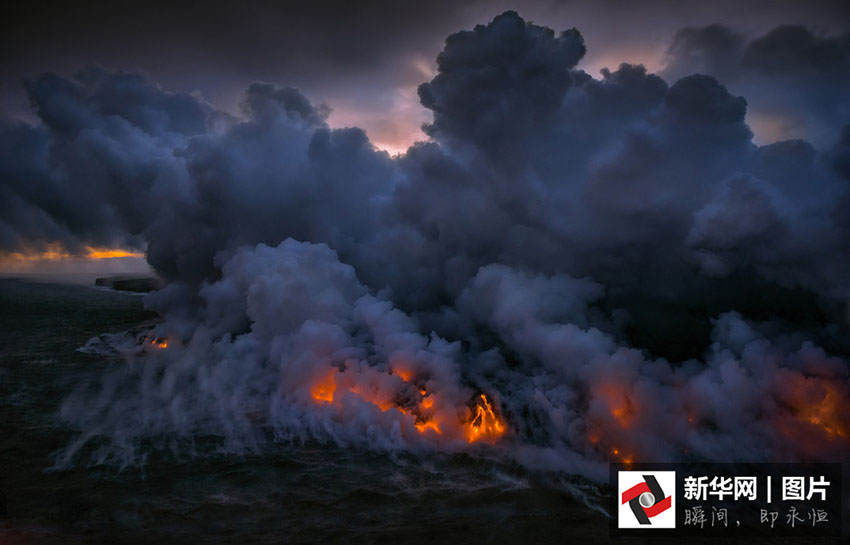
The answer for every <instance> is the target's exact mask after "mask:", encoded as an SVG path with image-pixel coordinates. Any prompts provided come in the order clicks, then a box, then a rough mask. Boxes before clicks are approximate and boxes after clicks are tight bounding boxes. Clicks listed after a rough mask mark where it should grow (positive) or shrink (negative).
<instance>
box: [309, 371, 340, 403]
mask: <svg viewBox="0 0 850 545" xmlns="http://www.w3.org/2000/svg"><path fill="white" fill-rule="evenodd" d="M334 375H336V373H335V372H333V371H332V372H331V373H329V374H328V375H327V376H326V377H324V378H323V379H322V380H321V381H319V382H317V383H316V384H314V385H313V387H312V388H310V395H311V396H313V399H315V400H316V401H319V402H321V403H333V401H334V392H335V391H336V380H335V378H334Z"/></svg>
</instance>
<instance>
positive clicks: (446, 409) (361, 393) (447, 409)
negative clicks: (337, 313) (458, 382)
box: [309, 363, 507, 443]
mask: <svg viewBox="0 0 850 545" xmlns="http://www.w3.org/2000/svg"><path fill="white" fill-rule="evenodd" d="M399 367H400V366H398V365H393V366H392V371H391V372H390V373H386V372H383V371H378V370H375V369H373V368H369V367H365V368H364V367H358V366H357V364H356V363H355V364H350V363H347V364H346V366H345V368H343V369H334V370H333V371H331V372H329V373H328V374H326V375H322V376H320V377H317V380H314V382H312V383H311V385H310V390H309V391H310V397H311V398H312V399H313V401H314V402H317V403H321V404H326V405H333V406H342V405H341V404H343V403H344V402H345V401H344V399H345V396H348V395H351V394H354V395H356V396H357V397H358V398H359V399H360V400H362V401H363V402H366V403H371V404H372V405H374V406H375V407H377V408H378V409H380V410H381V411H382V412H387V411H390V410H396V411H398V412H400V413H401V414H402V415H404V417H405V418H409V419H410V420H409V422H410V423H411V424H412V427H411V428H409V429H412V430H416V432H418V433H419V434H421V435H423V436H430V437H432V438H434V439H436V438H437V437H444V438H447V439H449V440H464V441H465V442H469V443H473V442H476V441H484V442H489V443H493V442H495V441H497V440H498V439H500V438H501V437H502V436H503V435H504V434H505V432H506V431H507V425H506V424H505V422H504V421H503V420H502V419H501V418H500V417H499V416H498V414H497V413H496V410H495V408H494V407H493V403H492V402H491V401H490V399H489V398H488V397H487V395H485V394H480V395H479V396H478V397H477V398H476V400H475V401H476V403H475V408H474V410H470V409H469V408H468V407H465V406H462V407H456V406H454V405H453V404H451V403H450V402H448V399H447V398H446V397H444V396H440V395H439V393H436V394H435V393H433V392H430V391H429V390H428V389H427V388H426V387H425V385H426V383H427V380H426V379H424V378H423V377H421V376H418V377H417V374H416V373H415V372H414V371H413V370H412V369H410V368H407V367H401V368H399ZM340 393H344V394H345V395H340ZM464 414H465V415H466V416H463V415H464Z"/></svg>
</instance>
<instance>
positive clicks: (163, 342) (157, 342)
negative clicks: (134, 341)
mask: <svg viewBox="0 0 850 545" xmlns="http://www.w3.org/2000/svg"><path fill="white" fill-rule="evenodd" d="M149 341H150V342H149V343H148V344H150V345H151V346H153V347H154V348H168V339H157V338H155V337H151V338H150V339H149Z"/></svg>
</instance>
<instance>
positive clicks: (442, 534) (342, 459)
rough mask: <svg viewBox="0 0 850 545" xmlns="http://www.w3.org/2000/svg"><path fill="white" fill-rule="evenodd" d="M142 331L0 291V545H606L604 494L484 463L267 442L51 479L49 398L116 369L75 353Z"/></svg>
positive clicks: (53, 424)
mask: <svg viewBox="0 0 850 545" xmlns="http://www.w3.org/2000/svg"><path fill="white" fill-rule="evenodd" d="M156 318H157V317H156V315H154V314H152V313H149V312H146V311H145V310H144V309H143V307H142V299H141V297H139V296H137V295H130V294H123V293H117V292H113V291H108V290H103V289H99V288H94V287H89V286H83V285H70V284H51V283H34V282H25V281H19V280H10V279H4V280H0V492H2V502H0V503H2V506H0V545H11V544H16V543H63V544H64V543H314V542H326V543H351V542H356V543H393V544H394V543H405V544H407V543H468V542H470V543H471V542H476V543H568V542H572V541H581V542H587V541H589V540H592V541H602V542H605V541H608V517H607V514H606V506H607V501H608V496H607V494H609V493H610V491H608V490H607V487H605V486H598V485H596V484H594V483H589V482H587V481H585V480H583V479H581V478H578V477H575V476H571V475H568V474H564V473H541V472H533V471H529V470H528V469H526V468H523V467H521V466H518V465H515V464H512V463H508V462H505V461H503V460H499V459H498V458H495V457H490V456H487V455H486V454H482V455H476V456H471V455H468V454H459V455H434V454H430V455H427V456H424V455H414V454H412V453H377V452H370V451H367V450H357V449H350V448H341V447H339V446H337V445H333V444H320V443H309V442H308V443H298V444H281V443H274V442H269V443H268V444H267V445H266V446H265V447H263V449H262V450H261V451H260V452H259V453H252V454H245V455H233V454H222V453H221V452H220V451H219V450H218V449H217V444H218V442H217V438H215V437H196V438H195V441H194V445H193V447H192V449H191V451H187V452H163V451H159V450H156V449H153V448H152V449H151V451H150V454H149V456H148V457H147V461H146V463H145V464H144V465H143V466H141V467H131V468H124V469H120V468H118V467H114V466H103V465H100V466H97V465H90V464H89V463H87V462H86V461H85V458H82V461H80V462H79V463H78V464H76V465H75V466H74V467H72V468H71V469H63V470H56V469H53V466H54V462H55V456H56V453H57V452H58V451H59V450H60V449H61V448H62V447H64V446H66V445H67V444H68V443H69V442H70V441H72V440H73V438H74V437H75V436H76V434H77V430H73V429H68V428H67V427H65V426H64V425H63V424H62V423H61V420H60V419H59V418H58V411H59V407H60V404H61V403H62V400H63V399H64V398H65V397H67V396H68V395H69V393H70V392H71V391H73V389H74V388H75V387H76V386H77V385H78V384H79V383H80V382H81V381H82V380H84V379H85V378H86V377H90V376H92V375H93V374H97V373H100V372H102V371H103V370H105V369H107V368H109V367H110V366H115V365H121V364H122V362H121V361H119V360H115V359H110V357H109V356H105V355H98V354H91V353H84V352H80V351H78V350H77V349H78V348H80V347H82V346H84V345H85V344H86V342H87V341H88V340H89V339H91V338H92V337H94V336H96V335H100V334H104V333H118V332H122V331H127V330H130V329H133V328H138V327H145V326H146V325H148V324H152V323H155V321H156ZM617 542H620V543H621V542H623V541H622V540H619V541H617Z"/></svg>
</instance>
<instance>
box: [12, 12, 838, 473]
mask: <svg viewBox="0 0 850 545" xmlns="http://www.w3.org/2000/svg"><path fill="white" fill-rule="evenodd" d="M715 31H716V29H715ZM706 32H708V31H705V32H703V33H699V32H697V31H696V30H693V29H692V31H690V34H689V33H684V34H681V35H680V36H678V37H677V41H676V42H675V47H674V48H672V49H671V52H670V55H671V61H670V64H669V66H668V70H667V72H665V73H664V74H663V75H664V77H665V78H668V79H667V80H665V79H663V78H662V77H661V76H659V75H656V74H651V73H648V72H647V70H646V69H645V68H644V67H643V66H639V65H628V64H622V65H621V66H619V68H617V69H616V70H614V71H610V70H604V71H603V72H602V74H601V77H600V78H594V77H592V76H591V75H589V74H587V73H585V72H583V71H582V70H579V69H577V68H576V65H577V63H578V62H579V61H580V59H581V58H582V56H583V55H584V54H585V44H584V40H583V38H582V35H581V33H580V32H579V30H576V29H570V30H566V31H564V32H559V33H556V32H554V31H553V30H551V29H549V28H546V27H542V26H538V25H535V24H531V23H528V22H526V21H525V20H523V19H522V18H521V17H520V16H519V15H518V14H517V13H514V12H506V13H504V14H502V15H500V16H498V17H496V18H495V19H493V20H492V21H491V22H490V23H488V24H486V25H479V26H476V27H475V28H474V29H472V30H467V31H461V32H458V33H455V34H452V35H451V36H449V37H448V38H447V39H446V42H445V46H444V49H443V51H442V52H441V53H440V55H439V56H438V58H437V68H438V70H437V74H436V76H435V77H434V78H433V79H432V80H431V81H429V82H426V83H423V84H422V85H421V86H420V87H419V97H420V99H421V103H422V105H424V106H425V107H426V108H428V109H429V110H430V111H431V112H432V114H433V122H432V123H430V124H428V125H427V126H426V127H425V130H426V133H427V135H428V140H427V141H423V142H419V143H417V144H415V145H414V146H412V147H411V148H410V149H408V150H407V152H406V153H404V154H401V155H398V156H394V157H391V156H389V155H388V154H387V153H386V152H383V151H380V150H377V149H376V148H375V147H374V146H372V144H371V143H370V141H369V138H368V137H367V135H366V133H365V132H364V131H363V130H361V129H359V128H356V127H351V128H344V129H331V128H329V126H328V124H327V116H328V112H329V110H328V108H327V107H326V106H317V105H315V104H313V103H312V102H310V100H308V98H307V97H305V96H304V95H303V94H302V93H301V92H300V91H298V90H296V89H294V88H291V87H283V86H278V85H276V84H272V83H263V82H255V83H252V84H250V86H249V87H248V88H247V90H246V91H245V93H244V97H243V100H242V110H241V115H238V116H233V115H230V114H227V113H225V112H222V111H218V110H216V109H215V107H213V106H212V105H210V104H208V103H206V102H205V101H203V100H202V99H200V98H198V97H196V96H194V95H188V94H182V93H176V92H170V91H167V90H163V89H161V88H160V87H159V86H157V85H156V84H155V83H153V82H151V81H149V80H148V79H146V78H145V77H142V76H140V75H136V74H128V73H114V72H109V71H107V70H105V69H103V68H99V67H89V68H86V69H84V70H82V71H81V72H79V73H78V74H77V75H76V76H75V77H74V78H73V79H65V78H62V77H59V76H56V75H51V74H45V75H43V76H40V77H38V78H36V79H34V80H32V81H28V82H27V83H26V89H27V93H28V95H29V98H30V100H31V103H32V108H33V113H34V114H35V115H36V116H37V118H38V121H37V122H35V123H22V122H15V121H11V120H9V119H6V120H3V121H2V124H0V194H2V196H3V198H2V200H0V209H2V211H3V216H2V221H0V248H3V249H4V250H6V251H8V252H15V251H20V250H21V249H22V248H32V247H38V246H43V247H45V248H47V247H50V246H49V244H60V245H61V247H62V248H86V247H90V248H101V247H105V246H109V247H112V246H114V245H116V244H118V245H123V246H126V247H130V248H133V247H135V248H144V249H145V252H146V257H147V260H148V262H149V263H150V265H151V266H152V267H153V268H154V269H155V270H156V271H157V272H158V274H160V275H161V277H162V278H163V279H164V280H165V281H166V285H165V287H163V288H162V289H161V290H159V291H157V292H155V293H152V294H150V295H148V296H147V297H146V299H145V304H146V305H147V307H148V308H150V309H152V310H155V311H157V312H158V313H159V314H160V315H161V316H162V317H163V320H162V322H161V323H159V324H158V325H156V326H155V327H154V328H153V330H152V331H150V332H148V333H146V334H145V336H143V338H141V339H139V342H140V344H138V343H137V342H136V339H132V338H131V339H128V340H127V341H126V342H125V343H123V344H122V343H119V345H120V346H118V348H119V349H120V350H121V351H122V352H123V354H124V355H125V358H126V361H123V362H122V363H121V364H120V365H117V366H115V367H114V368H110V369H108V370H106V371H103V372H98V373H97V374H96V375H95V376H93V378H92V382H91V383H90V384H87V385H83V386H81V387H80V388H79V389H78V391H77V392H76V393H75V394H74V395H73V396H72V397H70V398H69V399H67V400H66V401H65V403H64V404H63V408H62V413H61V416H62V418H63V419H65V420H66V421H67V422H68V423H69V424H70V425H72V426H74V427H75V428H77V429H78V430H79V432H80V433H79V436H78V437H77V439H76V440H75V441H74V442H73V443H72V444H70V445H68V447H67V448H65V449H64V450H63V451H62V452H60V453H59V454H58V459H57V460H58V461H57V463H58V464H59V465H70V464H74V463H76V462H77V461H79V460H80V459H81V458H84V457H93V459H94V460H96V461H102V462H103V461H111V462H115V463H118V464H132V463H140V462H143V461H144V458H145V456H146V453H147V451H148V449H151V448H158V449H173V450H175V451H178V452H181V451H187V450H188V449H190V448H191V445H192V443H193V441H194V439H195V438H197V437H199V436H202V435H203V436H213V437H217V438H219V440H220V441H221V445H222V448H224V449H225V450H227V451H234V452H243V451H246V450H247V451H250V450H257V449H262V448H263V445H264V444H266V443H267V442H268V441H289V440H300V439H306V438H317V439H320V440H324V441H335V442H337V443H339V444H341V445H352V446H357V447H362V448H374V449H406V450H413V451H429V450H446V451H459V450H463V451H465V450H470V449H472V450H476V449H492V450H493V451H495V452H499V453H501V454H502V455H504V456H509V457H513V458H515V459H517V460H519V461H520V462H522V463H524V464H528V465H531V466H535V467H545V468H556V469H563V470H568V471H573V472H578V473H583V474H586V475H591V476H595V477H599V476H602V475H604V474H605V473H604V471H605V465H604V464H606V463H607V462H608V461H611V460H615V461H617V460H619V461H627V462H628V461H667V460H670V461H672V460H680V459H692V458H698V459H717V460H725V461H728V460H730V459H734V460H750V461H789V460H842V459H847V455H848V454H849V453H850V437H848V430H847V424H846V415H847V413H848V410H849V409H850V378H848V376H850V375H848V365H847V362H848V360H847V357H848V355H850V345H848V342H847V338H848V337H847V333H848V324H847V307H846V301H847V294H848V289H849V288H850V254H848V251H847V248H848V243H850V221H848V217H850V216H848V214H847V207H848V205H850V192H848V183H850V169H848V165H850V125H846V124H847V123H850V119H848V118H847V116H846V112H847V111H848V109H847V102H846V101H847V98H846V96H847V95H846V93H844V94H843V95H841V97H843V98H841V97H839V95H838V94H835V93H829V96H830V97H833V98H835V97H839V98H835V100H834V101H833V102H831V103H830V105H831V106H830V107H831V108H833V109H829V108H824V103H823V102H822V101H820V98H819V97H820V96H822V94H821V95H819V94H817V93H812V94H811V96H809V95H794V96H793V104H792V106H793V108H794V109H795V111H796V112H798V113H800V114H801V115H803V114H804V115H805V116H808V117H810V118H812V119H817V120H818V123H817V127H818V131H819V133H818V134H824V133H825V132H828V133H829V134H830V139H829V141H828V143H823V142H825V140H824V139H821V138H819V140H818V146H819V147H817V148H816V147H815V146H814V145H812V144H810V143H809V142H806V141H804V140H787V141H780V142H776V143H773V144H769V145H763V146H759V145H756V144H755V143H754V142H753V133H752V131H751V130H750V127H749V126H748V125H747V118H746V114H747V108H748V101H747V99H746V98H745V97H742V96H737V95H735V94H734V93H732V92H730V91H729V89H727V87H725V86H724V84H723V83H722V82H721V81H718V79H716V78H715V77H714V76H712V75H708V74H692V73H687V74H684V73H681V72H682V70H683V69H682V67H683V66H684V67H687V64H686V62H685V61H686V60H687V59H685V53H684V52H687V51H690V49H688V48H689V47H690V46H689V45H688V44H691V45H692V44H693V43H695V41H696V40H698V39H701V38H702V37H704V36H705V33H706ZM776 32H779V33H780V34H781V35H782V36H785V37H786V38H787V40H786V41H785V42H783V47H785V48H787V49H788V50H789V51H792V52H793V51H795V48H796V47H799V48H811V47H812V41H813V40H814V41H818V40H822V41H823V44H821V45H822V48H821V49H820V50H829V51H832V49H835V50H836V51H838V52H839V53H840V54H836V55H831V56H827V57H828V58H827V60H825V61H824V63H821V64H818V65H817V66H815V67H814V68H812V69H811V70H802V69H800V66H798V65H797V64H794V63H790V62H789V63H787V64H782V63H781V62H780V61H779V60H777V59H776V58H773V57H770V56H769V55H767V54H766V53H765V51H767V50H766V49H764V48H762V47H761V46H759V45H758V44H759V43H761V42H758V41H754V42H753V44H755V45H752V46H751V47H750V46H747V47H749V49H746V53H741V55H740V56H741V59H743V60H741V61H740V63H739V65H735V66H731V65H730V66H726V65H724V73H725V74H727V75H729V77H730V78H732V77H734V79H735V81H746V82H751V81H754V80H755V78H757V77H758V74H760V73H762V72H765V73H770V74H772V76H771V77H774V76H775V77H779V76H776V74H781V78H782V79H783V81H790V82H793V83H794V84H795V85H805V83H806V78H812V79H813V80H816V82H817V85H821V86H824V85H829V83H824V82H828V81H829V79H828V77H827V76H828V75H829V74H830V73H833V71H835V70H837V69H838V68H840V66H836V64H841V63H844V65H843V66H844V67H845V68H846V63H847V59H850V48H849V47H848V44H850V41H848V40H846V37H845V39H836V38H829V37H818V36H813V35H811V34H807V33H802V34H801V33H800V32H796V33H794V32H789V31H787V29H786V30H778V31H776ZM774 36H775V35H774V34H770V35H769V36H768V37H765V38H764V40H773V39H775V37H774ZM736 43H737V42H736ZM740 47H742V48H744V47H745V46H743V45H741V46H740ZM759 53H764V54H763V55H761V56H759ZM676 55H680V56H681V58H679V57H676ZM841 55H843V56H841ZM768 57H769V58H768ZM789 58H791V57H789ZM841 59H843V60H841ZM729 62H730V63H732V62H733V60H730V61H729ZM760 63H761V64H760ZM819 70H820V71H819ZM705 71H706V72H710V70H705ZM674 74H675V77H676V78H678V79H672V77H673V75H674ZM718 75H720V76H722V75H723V74H718ZM748 85H749V84H748ZM813 85H814V84H813ZM751 87H752V86H751ZM777 100H779V99H777ZM789 100H791V99H790V98H789ZM779 102H781V101H779ZM781 106H782V104H781V103H772V104H771V105H770V107H771V108H779V107H781ZM842 125H843V128H842Z"/></svg>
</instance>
